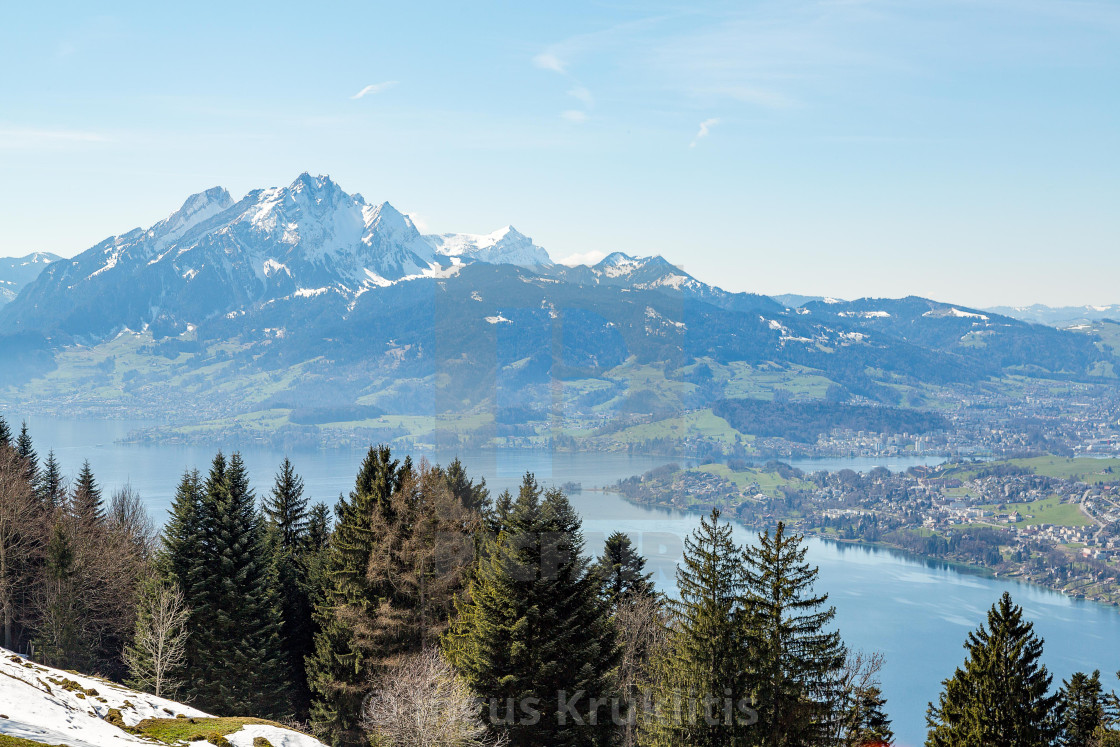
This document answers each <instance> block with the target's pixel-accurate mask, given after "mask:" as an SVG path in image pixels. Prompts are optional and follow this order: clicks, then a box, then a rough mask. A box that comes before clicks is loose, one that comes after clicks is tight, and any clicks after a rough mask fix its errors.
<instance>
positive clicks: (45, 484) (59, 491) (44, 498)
mask: <svg viewBox="0 0 1120 747" xmlns="http://www.w3.org/2000/svg"><path fill="white" fill-rule="evenodd" d="M39 489H40V496H39V501H40V502H41V503H42V504H43V506H44V508H46V509H47V510H48V511H55V510H58V509H60V508H62V507H63V505H64V504H65V503H66V479H65V478H64V477H63V476H62V466H61V465H59V463H58V460H57V459H56V458H55V456H54V450H53V449H52V450H51V451H49V452H47V461H46V463H45V464H44V465H43V475H42V480H41V482H40V485H39Z"/></svg>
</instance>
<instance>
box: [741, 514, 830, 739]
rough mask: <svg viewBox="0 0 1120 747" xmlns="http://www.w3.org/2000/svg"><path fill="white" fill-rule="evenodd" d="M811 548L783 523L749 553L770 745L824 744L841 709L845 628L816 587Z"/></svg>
mask: <svg viewBox="0 0 1120 747" xmlns="http://www.w3.org/2000/svg"><path fill="white" fill-rule="evenodd" d="M807 551H808V550H807V548H806V547H805V546H804V545H803V544H802V538H801V537H800V536H799V535H796V534H787V533H786V531H785V525H784V524H783V523H782V522H779V523H778V526H777V528H776V529H775V530H774V532H773V534H771V533H769V532H766V533H762V534H760V535H759V536H758V545H757V546H753V545H748V546H747V547H746V548H744V552H743V567H744V570H745V581H746V611H747V614H746V617H745V621H746V624H747V635H748V638H749V641H750V648H751V651H752V652H753V659H754V661H753V665H752V667H751V668H752V676H753V679H754V693H755V708H756V710H757V711H758V716H759V723H758V727H757V731H758V732H760V744H762V745H764V746H765V747H787V745H788V746H789V747H793V746H794V745H802V744H815V743H819V741H820V740H821V739H822V735H823V734H824V733H825V732H826V730H827V728H828V726H829V721H830V720H831V719H832V717H833V715H834V714H832V713H831V712H830V711H831V705H830V704H831V703H833V702H834V695H835V692H834V690H835V687H836V682H837V676H838V674H839V672H840V668H841V667H842V666H843V665H844V658H845V653H846V652H845V649H844V645H843V643H842V641H841V640H840V634H839V633H837V632H836V631H830V630H827V627H828V625H829V624H830V623H831V622H832V620H833V618H834V617H835V616H836V610H835V608H833V607H825V606H824V605H825V604H826V603H827V601H828V595H827V594H820V595H817V594H814V593H813V583H814V581H815V580H816V577H817V568H815V567H813V566H810V565H809V563H807V562H806V560H805V554H806V552H807Z"/></svg>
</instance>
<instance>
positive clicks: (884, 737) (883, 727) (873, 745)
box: [844, 687, 894, 747]
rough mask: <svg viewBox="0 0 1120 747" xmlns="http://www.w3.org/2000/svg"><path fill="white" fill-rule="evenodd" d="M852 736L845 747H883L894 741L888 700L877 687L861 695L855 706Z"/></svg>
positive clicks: (868, 689) (870, 688)
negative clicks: (887, 707) (848, 746)
mask: <svg viewBox="0 0 1120 747" xmlns="http://www.w3.org/2000/svg"><path fill="white" fill-rule="evenodd" d="M854 705H855V713H854V714H852V715H853V716H854V717H855V718H854V720H853V721H854V722H853V723H852V724H851V725H852V729H851V736H850V738H849V740H848V741H846V742H845V743H844V744H845V745H853V747H881V746H882V745H889V744H891V742H893V741H894V731H892V730H891V720H890V717H888V716H887V710H886V706H887V699H886V698H884V697H883V693H882V691H881V690H880V689H879V688H877V687H869V688H867V690H865V691H863V692H862V693H860V694H859V699H858V702H856V703H855V704H854Z"/></svg>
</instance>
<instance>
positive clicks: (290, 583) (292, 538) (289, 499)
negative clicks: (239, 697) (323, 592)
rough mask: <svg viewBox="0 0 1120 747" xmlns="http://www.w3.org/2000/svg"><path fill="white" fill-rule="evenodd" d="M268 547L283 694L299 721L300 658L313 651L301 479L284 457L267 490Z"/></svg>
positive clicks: (303, 681)
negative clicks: (277, 618) (283, 672)
mask: <svg viewBox="0 0 1120 747" xmlns="http://www.w3.org/2000/svg"><path fill="white" fill-rule="evenodd" d="M264 512H265V516H266V520H267V526H268V543H269V550H270V554H271V556H272V564H273V570H274V574H275V576H276V583H277V588H278V590H279V597H280V617H281V620H282V626H281V634H280V642H281V648H282V650H283V655H284V659H285V667H286V669H287V673H288V682H289V684H288V688H287V689H288V692H289V696H290V700H291V703H292V708H293V710H294V712H295V714H296V717H297V718H299V719H306V718H307V717H308V716H309V715H310V708H311V691H310V690H308V688H307V672H306V668H305V664H304V660H305V659H306V658H307V656H308V655H309V654H310V653H311V652H312V650H313V648H312V642H313V641H312V636H313V634H314V623H313V622H312V619H311V599H310V589H309V579H308V575H309V566H308V560H309V558H308V555H309V553H310V552H312V548H311V546H310V543H309V534H308V531H309V526H310V524H309V519H308V514H307V498H305V497H304V495H303V479H302V478H301V477H300V476H299V475H297V474H296V472H295V468H294V467H293V466H292V463H291V461H289V460H288V459H284V461H283V463H281V465H280V471H279V472H278V473H277V475H276V482H275V484H274V485H273V487H272V492H271V493H270V494H269V495H268V496H267V497H266V498H265V501H264Z"/></svg>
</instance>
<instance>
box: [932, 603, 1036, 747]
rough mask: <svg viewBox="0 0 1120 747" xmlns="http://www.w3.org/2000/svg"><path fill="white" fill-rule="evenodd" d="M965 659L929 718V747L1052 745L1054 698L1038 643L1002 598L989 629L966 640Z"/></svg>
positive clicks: (1018, 613) (1017, 609)
mask: <svg viewBox="0 0 1120 747" xmlns="http://www.w3.org/2000/svg"><path fill="white" fill-rule="evenodd" d="M965 649H966V650H967V651H968V656H967V658H966V659H965V662H964V667H963V668H960V667H958V668H957V670H956V672H955V673H954V674H953V676H952V677H950V678H949V679H947V680H945V681H944V683H943V685H944V690H943V691H942V693H941V696H940V697H939V699H938V703H937V705H936V706H935V705H933V704H932V703H931V704H930V706H929V711H928V712H927V716H926V721H927V723H928V724H929V734H928V735H927V737H926V744H927V745H929V746H930V747H1038V745H1047V744H1051V743H1052V742H1053V739H1054V737H1055V731H1056V730H1055V728H1054V719H1053V712H1054V706H1055V705H1056V704H1057V700H1058V698H1057V695H1049V694H1047V693H1048V691H1049V689H1050V683H1051V679H1052V678H1051V676H1050V674H1049V673H1048V672H1047V671H1046V667H1045V666H1044V665H1043V664H1042V663H1041V658H1042V639H1041V638H1039V637H1038V636H1036V635H1035V634H1034V626H1033V625H1032V624H1031V623H1029V622H1026V621H1025V620H1023V608H1022V607H1018V606H1016V605H1015V604H1013V603H1012V601H1011V595H1010V594H1008V593H1007V592H1004V594H1003V596H1002V597H1001V598H1000V600H999V602H997V603H996V604H994V605H992V608H991V610H989V611H988V622H987V625H981V626H980V627H979V628H978V629H977V630H975V631H973V632H971V633H969V634H968V641H967V642H966V643H965Z"/></svg>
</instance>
